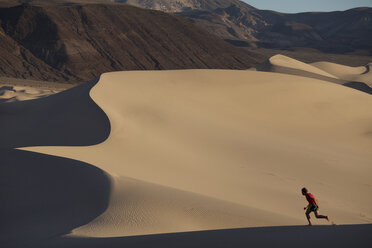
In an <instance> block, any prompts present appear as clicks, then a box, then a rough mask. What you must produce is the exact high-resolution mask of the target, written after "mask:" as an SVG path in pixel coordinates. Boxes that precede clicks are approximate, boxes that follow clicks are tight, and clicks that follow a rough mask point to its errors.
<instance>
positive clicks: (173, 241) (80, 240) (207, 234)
mask: <svg viewBox="0 0 372 248" xmlns="http://www.w3.org/2000/svg"><path fill="white" fill-rule="evenodd" d="M371 231H372V225H345V226H313V227H307V226H278V227H257V228H240V229H224V230H211V231H198V232H184V233H169V234H156V235H145V236H134V237H118V238H84V237H60V238H56V239H51V240H48V241H46V242H45V243H43V244H40V243H39V244H29V245H28V246H27V247H30V248H31V247H32V248H33V247H35V248H36V247H37V248H44V247H45V248H46V247H48V248H62V247H63V248H77V247H90V248H98V247H110V248H119V247H136V248H160V247H178V248H183V247H184V248H212V247H213V248H215V247H221V248H222V247H224V248H225V247H226V248H246V247H263V248H272V247H290V248H292V247H293V248H298V247H301V248H312V247H319V248H320V247H325V248H329V247H338V248H340V247H342V248H344V247H345V248H349V247H358V248H369V247H372V239H371V238H370V233H371Z"/></svg>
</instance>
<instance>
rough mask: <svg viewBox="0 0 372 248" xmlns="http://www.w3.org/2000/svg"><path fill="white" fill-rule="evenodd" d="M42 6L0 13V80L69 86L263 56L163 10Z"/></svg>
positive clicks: (232, 64) (245, 64)
mask: <svg viewBox="0 0 372 248" xmlns="http://www.w3.org/2000/svg"><path fill="white" fill-rule="evenodd" d="M40 2H41V3H42V1H39V2H38V4H31V5H30V4H23V5H18V6H13V7H3V8H0V22H1V23H0V54H1V55H2V56H1V57H0V76H7V77H19V78H29V79H40V80H49V81H70V82H71V81H74V82H75V81H85V80H90V79H92V78H95V77H97V76H98V75H100V74H101V73H103V72H109V71H117V70H161V69H181V68H182V69H186V68H229V69H246V68H249V67H251V66H253V65H255V64H257V62H258V60H260V59H262V58H261V57H260V56H259V55H257V54H255V53H251V52H248V51H242V50H241V49H239V48H236V47H234V46H232V45H230V44H228V43H226V42H224V41H223V40H221V39H219V38H218V37H216V36H214V35H211V34H209V33H207V32H205V30H204V29H200V28H198V27H196V26H195V25H193V24H192V23H190V22H189V21H187V20H186V19H184V18H181V17H178V16H175V15H170V14H167V13H164V12H160V11H153V10H146V9H142V8H137V7H133V6H128V5H124V4H58V5H56V4H50V3H49V4H40Z"/></svg>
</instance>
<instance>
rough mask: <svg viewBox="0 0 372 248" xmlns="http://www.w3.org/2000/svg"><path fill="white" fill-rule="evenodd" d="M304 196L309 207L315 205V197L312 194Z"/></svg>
mask: <svg viewBox="0 0 372 248" xmlns="http://www.w3.org/2000/svg"><path fill="white" fill-rule="evenodd" d="M305 196H306V200H307V201H308V202H309V204H311V205H313V204H316V201H315V197H314V196H313V195H312V194H310V193H306V194H305Z"/></svg>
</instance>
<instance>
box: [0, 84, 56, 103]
mask: <svg viewBox="0 0 372 248" xmlns="http://www.w3.org/2000/svg"><path fill="white" fill-rule="evenodd" d="M55 93H58V91H55V90H49V89H35V88H33V87H22V86H5V85H4V86H1V85H0V103H3V102H17V101H25V100H32V99H38V98H41V97H46V96H50V95H53V94H55Z"/></svg>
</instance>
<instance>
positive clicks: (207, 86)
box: [0, 70, 372, 247]
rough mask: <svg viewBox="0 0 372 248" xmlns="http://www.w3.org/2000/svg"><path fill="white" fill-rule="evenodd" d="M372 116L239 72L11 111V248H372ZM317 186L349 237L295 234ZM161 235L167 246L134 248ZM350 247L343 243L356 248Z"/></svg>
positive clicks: (168, 75) (338, 99)
mask: <svg viewBox="0 0 372 248" xmlns="http://www.w3.org/2000/svg"><path fill="white" fill-rule="evenodd" d="M327 77H328V76H327ZM334 77H336V76H334ZM88 94H89V95H88ZM89 96H90V97H91V99H92V100H90V99H89ZM77 106H79V108H78V107H77ZM371 106H372V98H371V96H370V95H368V94H365V93H364V92H361V91H357V90H354V89H351V88H347V87H343V86H342V85H338V84H334V83H330V82H327V81H322V80H318V79H314V78H309V77H306V76H305V77H304V76H294V75H285V74H278V73H270V72H256V71H227V70H184V71H146V72H143V71H142V72H115V73H106V74H103V75H102V76H101V78H100V79H99V81H98V82H91V83H89V84H85V85H81V86H78V87H76V88H73V89H70V90H67V91H64V92H61V93H59V94H55V95H52V96H49V97H47V98H42V99H36V100H32V101H25V102H13V103H4V104H1V105H0V110H1V112H0V113H1V119H0V128H1V129H2V130H11V131H10V132H5V133H3V134H2V136H3V137H2V138H1V139H0V147H2V149H1V152H2V153H3V154H5V156H6V158H7V159H6V160H5V162H4V163H3V165H2V173H1V174H0V175H1V179H2V181H4V182H5V183H4V184H3V185H5V187H3V190H4V192H8V194H5V195H4V196H2V197H3V199H1V200H2V202H8V203H9V204H7V205H6V206H2V208H3V210H2V211H1V212H2V213H4V212H10V213H11V214H8V215H7V217H6V218H5V219H6V220H7V221H5V222H3V223H2V224H0V225H1V226H0V227H1V229H2V230H5V231H4V232H2V233H0V234H1V235H0V240H1V242H3V243H4V244H9V245H14V246H19V247H27V246H24V245H25V244H29V245H30V246H31V247H82V246H83V247H84V246H87V247H103V246H105V245H110V247H115V246H117V247H120V245H125V244H128V245H130V246H131V247H136V246H137V247H158V246H159V247H163V246H166V245H173V246H179V247H187V246H188V247H215V246H216V244H219V243H218V242H217V241H218V240H219V238H222V237H225V241H228V240H230V241H231V240H235V241H231V247H241V245H245V246H246V245H247V244H248V243H249V241H250V242H252V243H253V244H260V243H262V244H265V247H271V246H272V245H275V244H276V243H275V242H278V240H280V239H281V238H282V239H284V241H283V240H282V243H283V244H287V245H289V247H294V246H295V245H298V244H299V243H303V242H304V241H303V240H305V238H304V237H306V235H313V236H314V235H317V236H319V238H320V240H322V242H323V241H324V242H325V243H323V245H325V246H328V245H331V244H332V242H333V241H334V240H328V238H327V235H329V237H336V236H337V237H339V236H340V235H341V236H342V234H346V233H348V234H353V235H354V237H361V238H360V239H359V240H358V241H357V242H356V243H357V244H359V243H361V244H363V245H366V247H367V246H369V245H371V241H370V240H369V239H368V237H367V236H365V235H364V234H365V233H368V232H370V230H371V225H361V224H370V223H372V208H371V207H370V206H371V204H372V198H370V197H367V196H369V195H371V193H372V184H371V182H372V167H371V161H372V149H371V148H372V115H371V114H370V113H371V109H370V108H371ZM75 108H76V109H75ZM29 113H33V114H29ZM33 117H34V118H33ZM17 123H18V124H17ZM49 123H51V124H49ZM15 125H17V127H15ZM22 125H23V126H24V127H22ZM26 126H27V127H26ZM23 129H25V130H27V132H26V131H24V130H23ZM17 131H18V132H17ZM19 133H23V135H19ZM27 134H29V135H31V136H32V138H27V137H26V136H27ZM10 143H11V144H12V145H9V144H10ZM14 148H21V149H14ZM7 154H8V155H7ZM25 161H27V162H25ZM14 168H18V169H17V170H15V169H14ZM53 168H55V169H53ZM59 175H60V177H59ZM84 175H86V176H84ZM6 178H13V179H17V180H11V181H9V179H6ZM79 178H81V180H79ZM303 186H306V187H308V188H309V190H310V192H312V193H313V194H314V195H315V196H316V197H317V199H318V201H319V204H320V210H321V213H324V214H329V215H330V217H331V218H332V221H334V222H336V223H337V224H338V225H339V226H337V227H327V228H322V227H321V226H319V227H315V228H314V229H311V230H312V231H310V232H308V229H304V228H296V227H290V226H296V225H306V223H307V221H306V219H305V216H304V211H303V207H304V206H306V200H305V199H304V197H303V196H302V195H301V194H300V190H301V188H302V187H303ZM14 188H16V189H17V190H15V189H14ZM63 189H66V190H63ZM35 192H37V197H29V198H26V199H27V200H24V201H23V200H21V199H22V197H25V196H27V195H32V194H33V193H35ZM40 192H41V193H40ZM14 194H16V195H18V196H19V197H17V198H15V197H14ZM50 199H51V200H50ZM4 208H5V209H4ZM38 209H39V210H38ZM40 209H41V210H42V211H41V210H40ZM47 209H50V211H49V212H48V211H47ZM37 210H38V211H37ZM35 211H36V212H37V214H36V213H35ZM17 213H22V215H20V216H19V215H17ZM57 213H58V216H60V217H59V218H57V219H55V215H57ZM25 217H26V218H25ZM35 220H37V223H38V224H37V225H35V224H34V223H35ZM313 222H314V224H315V225H329V224H330V223H327V222H326V221H322V220H315V219H313ZM9 223H11V224H9ZM345 224H349V225H353V226H344V225H345ZM357 224H359V225H357ZM9 225H10V226H12V227H13V228H7V227H9ZM270 226H276V227H277V229H275V228H270ZM31 227H32V228H31ZM248 227H250V228H248ZM258 227H261V229H260V228H258ZM231 228H244V229H231ZM247 228H248V229H247ZM329 228H333V229H329ZM217 229H221V230H222V231H221V233H218V232H217V231H215V232H210V233H208V234H207V233H204V232H195V231H202V230H217ZM229 229H230V230H229ZM190 231H193V232H195V233H190V234H181V236H177V235H174V236H173V235H170V236H169V233H175V232H179V233H185V232H190ZM257 232H258V233H257ZM274 233H282V236H280V237H281V238H279V236H275V234H274ZM149 234H157V235H155V236H142V238H140V237H141V236H139V237H138V239H136V240H137V241H136V240H134V239H131V238H129V237H130V236H133V235H149ZM203 234H204V236H203ZM256 234H257V235H256ZM326 234H327V235H326ZM362 234H363V235H362ZM161 235H165V236H161ZM167 235H168V236H167ZM184 235H189V236H184ZM209 235H211V236H209ZM236 235H238V236H239V235H240V236H239V237H240V238H241V239H238V240H236V238H235V237H236ZM355 235H356V236H355ZM125 237H128V238H125ZM163 237H164V238H163ZM184 237H189V239H187V240H188V241H185V240H184ZM206 237H213V240H209V239H208V238H206ZM266 237H272V239H270V238H269V239H267V238H266ZM291 237H292V238H291ZM348 237H349V236H347V235H345V236H342V238H340V239H339V240H338V242H337V245H339V246H341V247H343V245H344V247H345V245H349V246H350V244H353V243H350V242H351V241H350V240H349V238H348ZM364 238H365V239H364ZM247 239H248V240H247ZM265 239H267V241H265ZM162 240H163V241H162ZM216 240H217V241H216ZM268 240H270V241H268ZM215 242H217V243H215ZM348 242H349V243H348ZM136 244H137V245H136ZM203 244H205V245H206V246H203ZM317 244H318V245H321V244H322V243H321V242H320V243H317ZM153 245H154V246H153ZM270 245H271V246H270ZM325 246H324V247H325ZM226 247H227V246H226ZM305 247H307V246H306V245H305ZM309 247H310V246H309Z"/></svg>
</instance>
